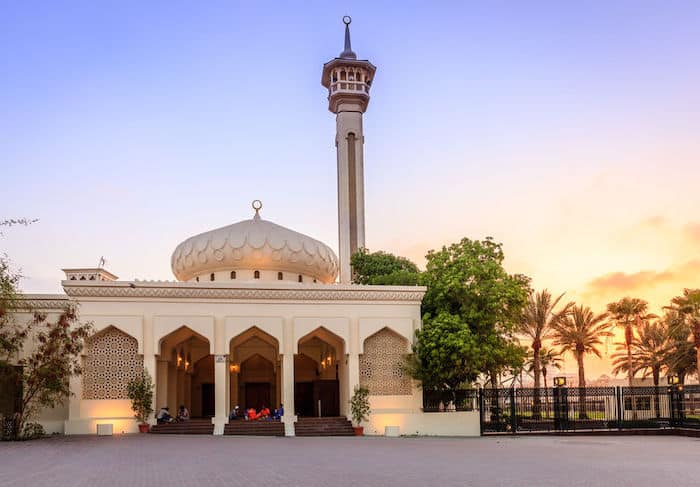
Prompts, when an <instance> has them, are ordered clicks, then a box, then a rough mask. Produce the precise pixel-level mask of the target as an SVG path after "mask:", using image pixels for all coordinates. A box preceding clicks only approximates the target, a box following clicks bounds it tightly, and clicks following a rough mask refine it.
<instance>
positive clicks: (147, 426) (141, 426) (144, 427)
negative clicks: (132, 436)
mask: <svg viewBox="0 0 700 487" xmlns="http://www.w3.org/2000/svg"><path fill="white" fill-rule="evenodd" d="M150 429H151V425H150V424H148V423H141V424H139V433H148V432H149V431H150Z"/></svg>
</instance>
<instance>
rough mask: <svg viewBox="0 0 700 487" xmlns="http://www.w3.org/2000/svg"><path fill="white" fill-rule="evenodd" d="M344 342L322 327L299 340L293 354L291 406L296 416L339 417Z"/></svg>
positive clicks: (344, 371)
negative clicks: (295, 352) (297, 349)
mask: <svg viewBox="0 0 700 487" xmlns="http://www.w3.org/2000/svg"><path fill="white" fill-rule="evenodd" d="M345 374H346V367H345V343H344V342H343V339H342V338H340V337H338V336H337V335H335V334H333V333H331V332H330V331H328V330H326V329H325V328H323V327H321V328H317V329H316V330H314V331H313V332H311V333H309V334H308V335H306V336H304V337H302V338H301V339H300V340H299V353H298V354H297V355H295V356H294V407H295V409H296V414H297V416H301V417H312V416H314V417H315V416H324V417H325V416H340V413H341V409H344V408H342V407H341V394H340V391H341V387H340V385H341V382H344V376H345Z"/></svg>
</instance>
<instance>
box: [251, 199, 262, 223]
mask: <svg viewBox="0 0 700 487" xmlns="http://www.w3.org/2000/svg"><path fill="white" fill-rule="evenodd" d="M251 206H252V207H253V209H254V210H255V216H254V217H253V220H260V210H261V209H262V207H263V204H262V201H260V200H253V203H252V204H251Z"/></svg>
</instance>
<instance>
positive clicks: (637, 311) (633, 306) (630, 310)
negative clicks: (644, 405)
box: [608, 297, 656, 387]
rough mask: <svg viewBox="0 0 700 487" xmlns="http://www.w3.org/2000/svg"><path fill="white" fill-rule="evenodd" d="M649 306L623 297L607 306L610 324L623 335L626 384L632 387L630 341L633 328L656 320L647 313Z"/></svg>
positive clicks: (640, 300) (635, 299) (642, 301)
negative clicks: (652, 319) (620, 330)
mask: <svg viewBox="0 0 700 487" xmlns="http://www.w3.org/2000/svg"><path fill="white" fill-rule="evenodd" d="M648 306H649V304H648V303H647V302H646V301H644V300H643V299H638V298H629V297H625V298H622V299H621V300H619V301H617V302H614V303H610V304H608V315H609V316H610V324H611V325H612V326H614V327H619V328H622V329H623V330H624V333H625V348H626V349H627V368H626V371H627V382H628V385H629V387H632V375H633V374H632V370H633V367H632V341H633V340H634V329H635V327H638V326H641V324H642V322H643V321H644V320H649V319H651V318H656V316H655V315H653V314H651V313H648V312H647V309H648Z"/></svg>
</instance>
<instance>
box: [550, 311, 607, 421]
mask: <svg viewBox="0 0 700 487" xmlns="http://www.w3.org/2000/svg"><path fill="white" fill-rule="evenodd" d="M606 319H607V314H605V313H603V314H599V315H596V314H595V313H593V311H591V308H589V307H588V306H585V307H584V306H582V305H581V306H575V305H574V306H572V307H571V309H570V310H569V312H568V313H566V314H565V315H561V316H559V318H558V319H557V321H556V323H555V324H554V325H553V333H552V335H553V338H554V341H553V343H554V345H555V346H558V347H560V348H561V351H562V353H566V352H570V353H571V354H573V356H574V358H575V359H576V363H577V364H578V386H579V388H585V387H586V370H585V367H584V362H583V359H584V358H585V356H586V355H590V354H593V355H595V356H596V357H599V358H602V356H601V354H600V350H599V348H598V347H600V346H601V345H602V344H603V342H602V340H601V338H603V337H607V336H611V335H612V333H610V331H608V329H607V326H608V325H607V323H605V320H606ZM586 417H587V415H586V402H585V393H583V392H580V393H579V418H581V419H585V418H586Z"/></svg>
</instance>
